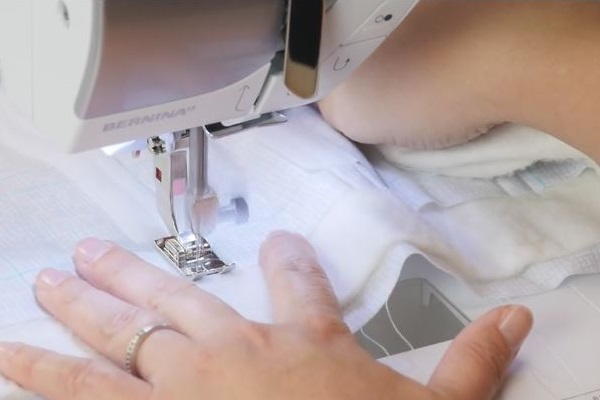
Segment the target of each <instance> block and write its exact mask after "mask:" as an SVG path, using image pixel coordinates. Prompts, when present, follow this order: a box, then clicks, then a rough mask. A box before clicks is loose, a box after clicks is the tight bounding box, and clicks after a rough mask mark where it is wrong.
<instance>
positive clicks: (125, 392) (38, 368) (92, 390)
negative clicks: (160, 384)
mask: <svg viewBox="0 0 600 400" xmlns="http://www.w3.org/2000/svg"><path fill="white" fill-rule="evenodd" d="M0 373H2V375H4V376H5V377H7V378H8V379H10V380H11V381H14V382H16V383H17V384H19V385H20V386H22V387H23V388H25V389H26V390H29V391H32V392H35V393H38V394H40V395H42V396H43V397H44V398H47V399H49V400H146V399H149V398H151V397H152V396H151V392H152V388H151V387H150V385H148V384H147V383H145V382H143V381H141V380H139V379H136V378H134V377H132V376H131V375H128V374H126V373H125V372H123V371H121V370H119V369H118V368H116V367H113V366H111V365H109V364H105V363H100V362H96V361H92V360H85V359H80V358H74V357H67V356H62V355H58V354H56V353H53V352H50V351H46V350H42V349H38V348H35V347H30V346H26V345H22V344H14V343H13V344H10V343H4V344H0ZM57 382H60V383H61V384H59V385H57V384H56V383H57Z"/></svg>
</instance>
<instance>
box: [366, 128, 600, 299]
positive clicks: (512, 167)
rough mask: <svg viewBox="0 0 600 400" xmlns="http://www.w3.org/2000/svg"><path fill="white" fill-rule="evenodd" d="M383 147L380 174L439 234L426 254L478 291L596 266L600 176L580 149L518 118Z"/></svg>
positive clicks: (599, 265) (529, 289) (553, 280)
mask: <svg viewBox="0 0 600 400" xmlns="http://www.w3.org/2000/svg"><path fill="white" fill-rule="evenodd" d="M381 150H382V154H383V155H384V157H383V158H382V157H378V156H377V154H374V155H373V157H372V159H373V162H374V164H376V165H377V168H378V170H379V172H380V174H381V176H382V177H383V178H384V180H386V182H387V183H388V186H389V187H390V189H391V190H392V191H393V192H394V193H395V194H396V196H397V197H398V198H399V199H400V200H401V201H402V202H403V203H405V204H408V205H409V206H410V207H411V208H412V209H413V210H414V211H415V212H417V213H418V214H419V216H420V218H421V219H422V221H423V222H424V223H426V224H427V225H428V226H429V227H430V228H431V229H432V230H433V231H435V232H436V234H437V235H439V236H438V240H439V241H440V242H442V243H444V246H437V245H436V244H433V247H436V248H435V249H433V251H434V252H436V253H437V255H435V254H434V253H433V252H432V251H430V252H429V255H430V259H432V261H434V262H435V263H436V265H438V266H439V267H441V268H443V269H445V270H446V271H448V272H450V273H452V274H453V275H455V276H458V277H459V278H461V279H462V280H464V281H466V282H467V283H469V284H470V285H471V286H472V287H473V288H475V289H476V290H477V291H478V292H479V293H480V294H482V295H486V296H494V297H511V296H515V295H522V294H529V293H533V292H538V291H540V290H547V289H551V288H554V287H557V286H558V285H560V283H561V282H562V281H564V279H565V278H566V277H568V276H570V275H574V274H583V273H592V272H599V271H600V177H599V176H598V174H597V172H596V171H598V166H597V165H596V164H595V163H593V161H591V160H590V159H589V158H588V157H587V156H585V155H583V154H582V153H581V152H579V151H577V150H575V149H572V148H571V147H569V146H567V145H565V144H563V143H562V142H560V141H558V140H557V139H555V138H553V137H551V136H549V135H547V134H545V133H542V132H539V131H536V130H534V129H531V128H527V127H520V126H517V125H505V126H502V127H499V128H497V129H496V130H495V131H492V132H490V133H489V134H488V135H486V136H484V137H481V138H479V139H477V140H474V141H472V142H470V143H467V144H465V145H462V146H457V147H454V148H450V149H447V150H439V151H436V152H433V151H431V152H409V151H407V150H406V149H398V148H394V147H392V146H388V147H382V148H381ZM432 242H433V243H437V242H436V241H432Z"/></svg>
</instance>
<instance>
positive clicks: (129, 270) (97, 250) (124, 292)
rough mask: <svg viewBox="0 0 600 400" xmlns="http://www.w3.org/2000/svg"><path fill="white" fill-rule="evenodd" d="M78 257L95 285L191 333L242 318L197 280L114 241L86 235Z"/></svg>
mask: <svg viewBox="0 0 600 400" xmlns="http://www.w3.org/2000/svg"><path fill="white" fill-rule="evenodd" d="M74 261H75V265H76V267H77V271H78V272H79V274H80V275H81V276H82V277H84V278H85V279H86V280H87V281H88V282H90V283H91V284H92V285H94V286H96V287H97V288H99V289H101V290H104V291H107V292H109V293H111V294H113V295H115V296H117V297H119V298H121V299H123V300H125V301H127V302H129V303H131V304H134V305H137V306H138V307H142V308H146V309H149V310H153V311H155V312H156V313H158V314H160V315H163V316H165V317H166V318H168V319H169V321H171V322H172V323H173V325H174V326H176V327H177V328H178V329H179V330H180V331H181V332H183V333H185V334H187V335H188V336H190V337H196V336H197V335H200V334H206V331H207V330H208V329H209V328H211V329H212V327H213V326H215V325H216V324H215V323H216V322H217V321H221V320H228V319H229V320H231V319H239V318H240V317H239V314H237V312H236V311H234V310H233V309H232V308H231V307H229V306H228V305H227V304H225V303H223V302H222V301H221V300H220V299H218V298H217V297H215V296H213V295H211V294H209V293H207V292H204V291H203V290H201V289H199V288H198V287H197V286H196V285H195V284H194V283H193V282H190V281H188V280H185V279H182V278H178V277H174V276H172V275H170V274H168V273H166V272H164V271H161V270H160V269H158V268H156V267H155V266H153V265H150V264H148V263H146V262H145V261H143V260H142V259H140V258H138V257H136V256H135V255H133V254H131V253H130V252H128V251H126V250H124V249H122V248H120V247H118V246H116V245H114V244H112V243H108V242H104V241H101V240H98V239H86V240H84V241H82V242H81V243H80V244H79V245H78V246H77V249H76V250H75V255H74ZM208 320H210V321H211V324H210V326H207V324H206V321H208ZM199 327H203V328H202V329H199Z"/></svg>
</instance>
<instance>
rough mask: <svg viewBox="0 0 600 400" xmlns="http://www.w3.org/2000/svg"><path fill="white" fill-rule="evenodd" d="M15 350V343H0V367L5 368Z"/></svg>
mask: <svg viewBox="0 0 600 400" xmlns="http://www.w3.org/2000/svg"><path fill="white" fill-rule="evenodd" d="M16 351H17V345H16V343H6V342H5V343H0V369H3V370H4V369H6V368H7V367H8V366H9V364H10V360H11V358H12V356H13V355H14V354H15V352H16Z"/></svg>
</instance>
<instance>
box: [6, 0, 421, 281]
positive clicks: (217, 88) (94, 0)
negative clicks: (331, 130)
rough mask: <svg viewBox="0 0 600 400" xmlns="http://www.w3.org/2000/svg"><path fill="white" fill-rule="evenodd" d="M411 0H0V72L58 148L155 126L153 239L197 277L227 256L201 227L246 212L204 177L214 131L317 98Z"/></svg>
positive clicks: (86, 145)
mask: <svg viewBox="0 0 600 400" xmlns="http://www.w3.org/2000/svg"><path fill="white" fill-rule="evenodd" d="M416 2H417V0H221V1H213V0H176V1H175V0H144V1H141V0H58V1H54V0H2V2H0V25H2V26H3V30H4V31H10V32H12V33H13V34H12V35H10V36H7V37H2V38H0V76H1V81H0V85H2V88H3V89H4V91H5V92H6V93H7V94H8V96H9V97H10V98H12V99H13V100H14V102H15V103H16V104H18V106H20V108H21V109H22V110H23V112H24V113H25V114H26V115H28V116H29V117H31V119H32V121H33V123H34V124H35V126H36V127H37V129H38V130H39V131H40V132H42V133H43V134H44V135H47V136H49V137H51V138H52V141H53V142H55V143H56V144H57V145H58V147H59V148H60V149H62V150H66V151H82V150H88V149H93V148H98V147H102V146H106V145H112V144H115V143H122V142H125V141H128V140H132V139H140V138H142V139H147V138H150V139H149V142H148V143H149V148H150V151H152V153H153V154H155V164H156V183H157V193H158V206H159V210H160V213H161V215H162V217H163V220H164V221H165V223H166V225H167V226H168V228H169V230H170V232H171V234H172V236H171V237H168V238H165V239H160V240H158V241H157V242H156V245H157V246H158V248H159V249H160V250H161V251H162V252H163V253H164V254H165V255H166V256H167V257H168V258H169V259H170V260H171V261H172V262H173V263H174V265H175V266H176V267H178V269H179V270H180V271H181V272H182V273H183V274H184V275H185V276H188V277H190V278H192V279H197V278H199V277H201V276H204V275H207V274H213V273H220V272H224V271H226V270H228V269H229V267H230V266H229V265H227V264H226V263H224V262H222V261H221V260H220V259H219V258H218V257H217V256H216V255H215V254H214V253H213V252H212V251H211V248H210V245H209V244H208V243H207V242H206V241H205V240H204V239H203V237H202V236H203V234H206V233H207V232H208V231H210V230H212V229H213V228H214V227H215V225H216V223H218V221H219V220H220V219H224V218H229V219H233V220H236V221H240V220H241V221H243V220H244V219H245V218H246V217H247V212H248V210H247V207H246V205H245V202H244V200H243V199H233V200H232V201H231V203H230V204H227V205H224V204H222V201H219V198H218V196H217V194H216V193H214V192H213V191H212V190H211V189H210V187H208V185H207V182H206V174H207V167H208V166H207V163H206V148H207V146H206V141H207V140H209V137H210V138H218V137H222V136H224V135H229V134H232V133H235V132H238V131H240V130H243V129H245V128H248V127H251V126H257V125H264V124H273V123H281V122H285V117H284V116H283V115H281V114H279V113H278V111H279V110H283V109H288V108H292V107H296V106H300V105H304V104H308V103H311V102H315V101H317V100H319V99H321V98H323V97H324V96H325V95H326V94H327V93H329V92H330V91H331V90H332V89H333V88H334V87H335V86H336V85H338V84H339V83H340V82H342V81H343V80H344V79H345V78H347V77H348V76H349V75H350V74H351V73H352V71H354V70H355V69H356V68H357V67H358V66H359V65H360V64H361V63H362V62H363V61H364V60H365V59H366V58H367V57H368V56H369V55H370V54H371V53H372V52H373V51H374V50H375V49H376V48H377V47H378V46H379V45H380V44H381V43H382V42H383V41H384V40H385V38H386V36H388V35H389V34H390V33H391V32H392V31H393V30H394V29H395V28H396V27H397V26H398V25H399V24H400V22H401V21H402V20H403V19H404V17H405V16H406V15H407V14H408V13H409V11H410V10H411V9H412V7H413V6H414V5H415V3H416ZM166 132H171V133H168V134H165V133H166Z"/></svg>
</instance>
